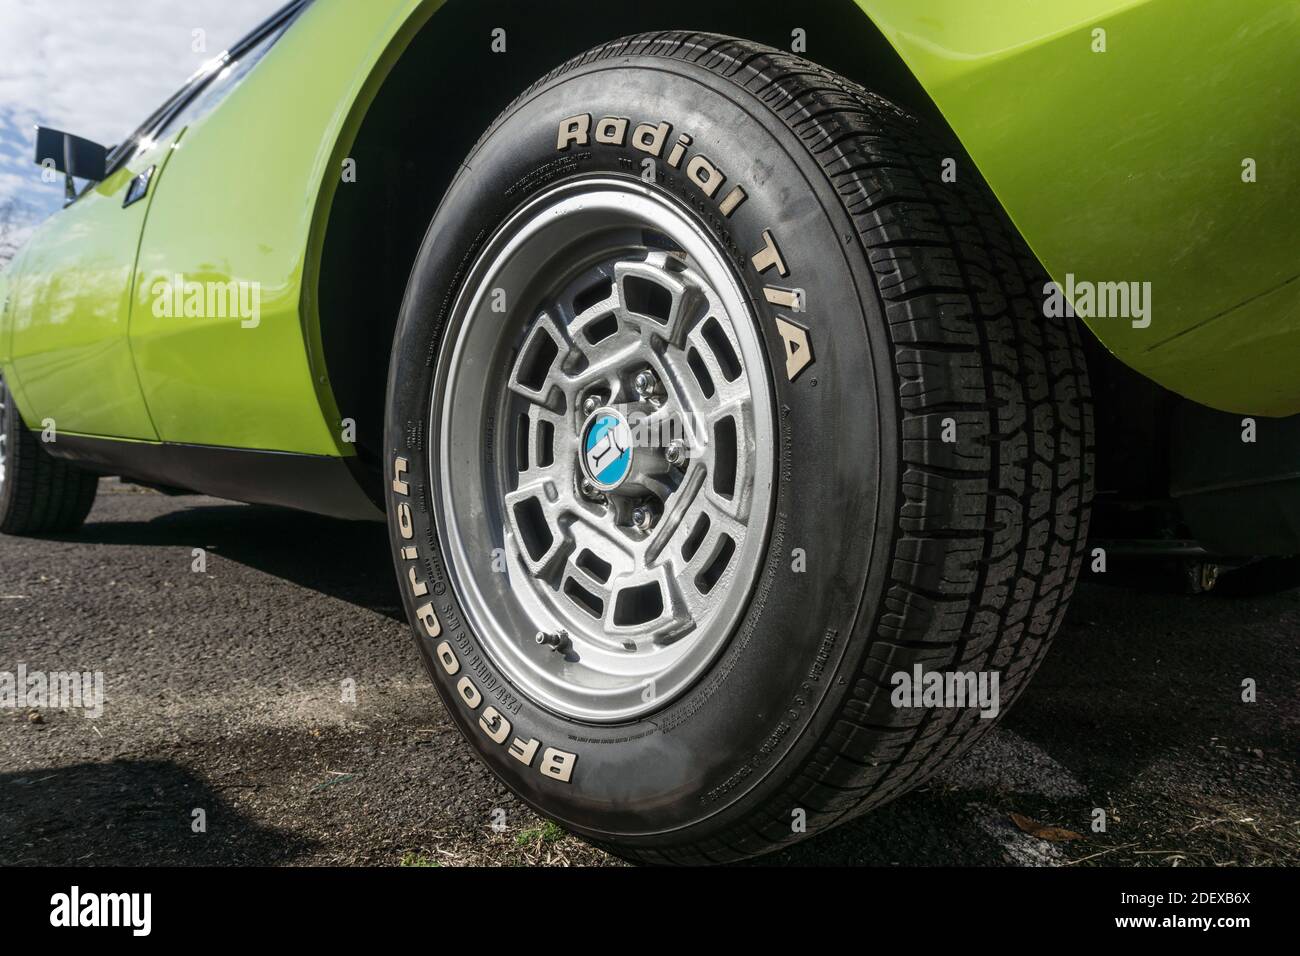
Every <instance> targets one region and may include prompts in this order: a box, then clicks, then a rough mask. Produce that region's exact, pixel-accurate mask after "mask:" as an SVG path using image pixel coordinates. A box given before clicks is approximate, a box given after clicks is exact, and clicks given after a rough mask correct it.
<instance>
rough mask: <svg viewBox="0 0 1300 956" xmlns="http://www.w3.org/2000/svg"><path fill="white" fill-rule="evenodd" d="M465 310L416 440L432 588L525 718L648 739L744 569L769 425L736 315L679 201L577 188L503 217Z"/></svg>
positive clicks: (712, 250)
mask: <svg viewBox="0 0 1300 956" xmlns="http://www.w3.org/2000/svg"><path fill="white" fill-rule="evenodd" d="M464 290H465V291H464V292H463V293H462V294H461V297H460V299H459V300H458V301H457V303H456V305H455V307H454V309H453V311H452V315H451V318H450V322H449V328H448V331H447V336H448V341H449V343H451V344H450V347H447V348H444V349H443V353H442V357H441V358H440V360H439V363H438V368H437V372H436V378H435V387H434V400H433V403H432V409H431V417H430V427H431V430H432V434H433V435H434V436H436V438H435V439H434V441H433V442H431V443H430V444H431V448H434V447H436V449H437V458H438V460H439V461H440V462H441V467H438V466H437V465H436V464H434V463H433V462H431V463H430V464H431V469H430V473H431V474H432V475H433V480H434V489H433V495H432V501H433V506H434V509H435V517H436V522H437V528H438V534H439V538H440V541H441V545H442V548H443V552H444V554H445V555H446V557H447V569H448V574H449V575H450V577H451V579H452V583H453V585H454V586H455V588H456V593H457V595H458V597H459V598H460V599H461V602H462V605H463V607H464V612H465V614H466V616H467V617H468V619H469V622H470V623H471V624H473V625H474V627H475V630H476V632H477V633H478V634H479V635H480V636H481V638H482V640H483V643H484V645H485V650H486V651H487V653H488V654H489V655H490V656H491V657H492V659H493V662H494V663H495V664H496V665H497V666H498V667H499V668H500V669H501V670H502V671H503V672H504V673H505V675H506V676H507V677H508V678H509V679H510V680H511V681H512V682H513V683H514V684H515V685H516V686H517V687H518V688H520V689H521V690H522V691H523V692H524V693H525V694H526V695H527V696H528V697H530V698H531V699H533V700H534V701H536V702H537V703H539V704H541V705H542V706H544V707H546V708H548V709H550V710H552V711H554V712H556V713H558V714H560V715H562V716H565V717H569V718H571V719H577V720H584V721H592V722H610V721H622V720H628V719H632V718H635V717H639V716H643V715H644V714H646V713H649V712H650V711H653V710H655V709H657V708H659V707H662V706H665V705H666V704H668V703H669V702H671V701H672V700H673V699H675V698H676V697H678V696H679V695H680V694H681V693H683V692H684V691H685V690H686V689H687V688H688V687H689V686H690V685H691V684H692V683H693V682H694V681H695V680H696V679H697V678H698V677H699V676H700V674H701V673H702V672H703V671H704V670H705V669H706V668H707V667H708V665H709V664H710V662H711V661H713V660H714V659H715V657H716V656H717V654H718V653H719V652H720V651H721V650H722V648H723V647H724V646H725V645H726V643H727V641H728V639H729V637H730V635H731V634H732V633H733V631H734V630H735V628H736V626H737V624H738V623H739V621H740V618H741V616H742V614H743V611H744V609H745V607H746V605H747V603H748V596H749V593H750V590H751V588H752V586H753V584H754V580H755V578H756V576H757V573H758V570H759V568H760V567H761V565H762V562H763V556H764V553H765V550H766V538H767V529H768V522H769V517H770V512H771V507H772V478H773V471H774V444H775V437H774V436H775V425H774V419H773V411H772V407H773V401H772V386H771V381H770V379H769V374H768V371H767V364H766V361H765V359H764V353H763V348H762V342H761V340H760V338H759V334H758V330H757V326H756V324H755V321H754V317H753V313H752V311H751V310H750V308H749V306H748V300H747V298H746V296H745V295H744V293H743V291H742V289H741V287H740V285H739V284H738V283H737V281H736V278H735V276H734V274H733V273H732V271H731V269H730V268H729V266H728V265H727V261H726V259H725V258H724V257H723V254H722V252H721V250H720V249H719V248H717V246H716V245H715V243H714V242H713V241H712V240H711V239H710V238H709V237H708V235H707V234H706V233H704V232H703V230H701V229H700V228H699V227H698V226H697V225H696V224H695V223H694V222H693V221H692V220H691V219H690V218H689V217H688V216H687V215H686V214H685V213H684V212H683V211H682V210H681V209H680V208H679V207H678V206H677V205H676V204H675V202H674V201H672V200H670V199H668V198H667V197H664V196H661V195H659V194H658V193H657V192H655V191H654V190H651V189H649V188H648V187H646V186H644V185H643V184H641V183H639V182H637V181H633V180H623V179H617V178H594V177H593V178H587V179H582V180H576V181H571V182H569V183H566V184H564V185H561V186H558V187H556V188H554V189H551V190H549V191H548V192H546V193H545V194H543V195H541V196H539V197H537V198H536V199H534V200H533V201H531V202H530V203H529V204H528V205H527V206H526V207H524V208H523V209H521V210H520V211H519V212H517V213H516V214H515V215H513V216H512V217H511V218H510V220H509V221H508V222H506V224H505V225H504V226H502V228H501V229H500V230H498V232H497V233H496V235H495V236H494V237H493V238H492V239H491V240H490V241H489V242H488V244H487V245H486V247H485V248H484V250H483V252H482V253H481V254H480V256H479V258H478V260H477V262H476V263H475V265H474V267H473V268H472V269H471V271H470V273H469V275H468V278H467V281H466V283H465V285H464ZM647 372H648V373H649V377H647V375H646V373H647ZM611 439H612V440H611Z"/></svg>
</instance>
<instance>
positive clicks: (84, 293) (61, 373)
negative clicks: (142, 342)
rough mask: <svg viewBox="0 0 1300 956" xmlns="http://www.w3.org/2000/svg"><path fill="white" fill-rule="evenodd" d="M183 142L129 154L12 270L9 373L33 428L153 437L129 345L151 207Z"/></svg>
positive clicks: (34, 242) (169, 141) (40, 232)
mask: <svg viewBox="0 0 1300 956" xmlns="http://www.w3.org/2000/svg"><path fill="white" fill-rule="evenodd" d="M174 140H175V138H174V137H172V138H168V139H166V140H165V141H163V142H161V143H156V144H152V145H151V146H149V147H148V148H146V149H144V150H143V151H140V152H138V153H137V154H136V155H134V156H132V157H130V158H129V159H128V160H127V161H126V162H125V163H124V164H123V165H122V166H121V167H120V168H119V169H117V171H115V172H114V173H112V174H111V175H109V177H108V178H107V179H105V180H104V181H103V182H101V183H95V184H94V185H92V186H90V187H89V188H88V189H86V190H85V191H84V192H83V193H82V194H81V195H80V197H79V198H78V199H77V201H76V202H74V203H73V204H72V205H70V206H69V207H68V208H66V209H64V210H62V211H61V212H60V213H59V214H58V215H56V216H55V217H53V218H52V219H51V220H50V221H49V223H47V225H46V226H45V227H42V228H41V229H39V230H38V231H37V233H36V235H35V236H34V237H33V238H32V240H31V241H30V242H29V243H28V244H27V246H26V247H25V249H24V252H23V257H22V262H21V263H20V269H19V270H18V271H16V272H15V273H14V277H13V286H14V288H13V289H12V290H11V296H12V301H11V302H10V303H9V306H8V314H9V315H10V316H11V317H12V333H11V336H12V341H11V347H10V352H11V355H10V360H9V361H10V368H9V370H8V376H9V378H10V379H12V380H16V381H17V382H18V383H20V386H21V393H20V394H21V397H22V400H23V402H24V414H25V415H31V416H32V417H33V418H35V421H32V420H30V419H28V424H29V425H32V426H36V425H39V424H40V423H41V422H43V421H45V420H53V422H54V423H55V427H56V430H57V431H66V432H77V433H83V434H92V435H107V436H112V437H116V438H138V439H155V438H157V433H156V431H155V430H154V426H153V422H152V420H151V419H150V417H149V412H148V409H147V407H146V406H145V402H144V398H143V395H142V393H141V390H140V383H139V380H138V377H137V376H136V370H135V364H134V361H133V358H132V355H131V343H130V339H129V335H128V332H129V319H130V304H131V289H132V277H133V273H134V269H135V264H136V253H137V250H138V245H139V239H140V234H141V231H142V229H143V228H144V223H145V219H146V215H147V213H148V209H149V205H150V203H151V202H152V198H153V196H154V194H155V193H156V191H157V187H158V184H159V183H160V181H161V179H162V176H163V173H164V172H165V170H166V165H167V161H168V159H169V157H170V156H171V153H172V149H171V147H172V145H173V144H174ZM150 168H153V169H154V172H153V175H152V177H151V180H150V185H149V190H148V192H147V193H146V194H145V197H144V198H143V199H141V200H138V201H136V202H133V203H132V204H131V205H129V206H125V207H124V206H123V201H124V199H125V198H126V193H127V190H128V188H129V187H130V185H131V182H132V180H133V179H135V177H136V175H137V174H140V173H143V172H145V171H147V170H149V169H150Z"/></svg>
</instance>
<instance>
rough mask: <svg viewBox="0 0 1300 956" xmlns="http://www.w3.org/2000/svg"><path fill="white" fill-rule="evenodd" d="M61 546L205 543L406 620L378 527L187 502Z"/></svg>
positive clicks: (95, 529)
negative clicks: (169, 509)
mask: <svg viewBox="0 0 1300 956" xmlns="http://www.w3.org/2000/svg"><path fill="white" fill-rule="evenodd" d="M175 500H176V501H177V503H178V504H182V503H186V502H188V501H192V500H194V499H187V498H184V497H182V498H177V499H175ZM199 500H211V499H199ZM60 540H66V541H70V542H74V543H77V544H107V545H119V546H123V547H143V548H151V547H185V548H190V547H194V546H195V543H196V542H203V544H202V545H201V546H202V547H205V548H206V549H207V550H209V551H211V552H213V553H214V554H216V555H218V556H220V557H224V558H227V559H229V560H231V561H236V562H238V563H240V564H243V565H246V566H247V567H250V568H254V569H256V570H258V571H262V572H264V573H266V574H271V575H274V576H276V577H278V578H281V579H283V580H286V581H291V582H293V583H294V584H296V585H299V586H300V587H304V588H308V589H310V590H313V591H317V592H319V593H321V594H327V595H329V596H331V597H335V598H339V599H341V600H344V601H347V602H349V603H351V604H356V605H357V606H359V607H364V608H367V609H369V610H372V611H378V612H380V613H382V614H385V615H387V616H388V617H391V618H393V619H394V620H399V621H405V616H404V614H403V611H402V608H401V603H402V602H401V593H400V591H399V590H398V587H397V579H396V576H395V574H394V571H393V559H392V555H391V554H389V551H388V530H387V528H386V527H385V526H384V525H383V524H381V523H379V522H368V521H341V520H336V519H333V518H324V517H320V516H318V515H311V514H306V513H304V512H298V511H289V510H287V509H283V508H268V507H261V506H258V505H242V504H216V505H191V504H186V506H185V507H178V508H177V509H176V510H174V511H169V512H166V513H165V514H161V515H159V516H158V517H156V518H153V519H151V520H149V521H91V522H90V523H88V524H87V525H86V526H85V527H84V528H83V529H82V530H80V531H78V532H77V533H76V534H75V535H72V536H66V537H62V538H61V539H60Z"/></svg>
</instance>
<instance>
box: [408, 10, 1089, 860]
mask: <svg viewBox="0 0 1300 956" xmlns="http://www.w3.org/2000/svg"><path fill="white" fill-rule="evenodd" d="M958 155H959V153H958V152H957V151H956V149H955V147H954V146H953V145H952V144H951V143H950V142H949V141H948V139H947V138H946V137H945V136H944V135H941V134H940V133H937V132H935V131H932V130H930V129H928V128H927V127H926V126H924V125H923V124H922V122H920V121H919V120H918V119H917V118H915V117H914V116H912V115H909V114H908V113H907V112H905V111H903V110H902V109H900V108H899V107H897V106H895V105H893V104H892V103H890V102H887V101H886V100H884V99H881V98H880V97H878V96H876V95H874V94H872V93H869V92H867V91H866V90H864V89H862V88H861V87H859V86H857V85H855V84H853V83H851V82H849V81H847V80H845V79H844V78H842V77H839V76H837V75H835V74H832V73H830V72H828V71H826V70H824V69H822V68H820V67H817V66H815V65H814V64H811V63H809V62H807V61H805V60H803V59H801V58H799V57H796V56H793V55H790V54H786V53H782V52H779V51H776V50H772V49H769V48H766V47H762V46H759V45H757V44H754V43H750V42H746V41H742V40H736V39H731V38H727V37H721V36H713V35H705V34H698V33H661V34H654V35H645V36H640V37H633V38H630V39H625V40H620V41H617V42H614V43H610V44H608V45H606V46H603V47H600V48H597V49H595V50H592V51H590V52H588V53H586V54H584V55H582V56H580V57H577V58H575V59H574V60H571V61H570V62H568V63H566V64H565V65H564V66H562V67H560V68H558V69H557V70H555V71H554V72H552V73H551V74H550V75H548V76H547V77H545V78H543V79H542V80H541V81H539V82H538V83H537V84H535V85H534V86H533V87H532V88H530V89H529V90H528V91H527V92H525V93H524V94H523V95H522V96H521V97H520V98H519V99H518V100H517V101H516V102H515V103H514V104H513V105H512V106H511V107H510V108H509V109H507V110H506V111H505V113H504V114H502V116H501V117H500V118H498V120H497V121H496V122H495V123H494V124H493V126H492V127H491V128H490V129H489V130H488V131H487V132H486V134H485V135H484V136H483V138H482V139H481V140H480V142H479V143H478V145H477V146H476V147H475V149H474V150H473V152H472V153H471V154H470V156H469V157H468V158H467V159H466V160H465V162H464V164H463V165H462V168H461V172H460V173H459V175H458V177H457V179H456V180H455V182H454V183H453V184H452V186H451V188H450V190H449V192H448V194H447V196H446V198H445V199H444V200H443V203H442V205H441V207H440V208H439V210H438V212H437V214H436V215H435V216H434V219H433V222H432V224H431V226H430V228H429V232H428V234H427V236H426V238H425V242H424V245H423V247H422V249H421V252H420V255H419V257H418V259H417V262H416V264H415V267H414V269H413V272H412V275H411V279H410V283H409V285H408V289H407V295H406V299H405V303H404V306H403V311H402V316H401V319H400V322H399V325H398V331H397V338H396V342H395V345H394V353H393V359H392V365H391V368H390V374H389V392H388V422H387V435H386V443H387V448H388V454H387V462H386V465H387V486H388V492H387V493H388V495H389V507H388V514H389V526H390V532H391V537H392V541H393V546H394V553H395V559H396V566H397V570H398V574H399V577H400V579H401V581H402V587H403V597H404V600H405V602H406V606H407V609H408V612H409V614H410V617H411V621H412V625H413V627H414V629H415V633H416V637H417V642H418V644H419V647H420V649H421V651H422V653H423V655H424V658H425V661H426V663H427V665H428V667H429V670H430V672H431V674H432V677H433V680H434V683H435V684H436V686H437V687H438V690H439V692H440V693H441V694H442V696H443V698H444V700H445V702H446V704H447V706H448V709H449V712H450V713H451V715H452V717H453V719H454V720H455V722H456V723H457V724H458V725H459V726H460V728H461V730H462V731H463V732H464V734H465V735H466V737H467V738H468V739H469V740H470V741H471V743H472V744H473V746H474V747H475V749H476V750H477V751H478V753H479V754H480V755H481V756H482V758H483V759H484V761H485V762H486V763H487V764H488V766H489V767H491V768H492V769H493V770H494V771H495V772H496V773H497V774H499V775H500V776H501V778H502V779H503V780H505V781H506V782H507V783H508V784H509V785H510V786H511V788H512V789H513V790H514V791H515V792H516V793H517V794H519V796H520V797H522V798H523V799H524V800H525V801H527V802H528V803H529V804H531V805H532V806H533V807H535V808H536V809H538V810H539V811H540V812H542V813H544V814H546V815H548V816H550V817H552V818H554V819H556V820H557V821H559V822H561V823H562V824H563V825H564V826H566V827H567V828H569V829H571V830H572V831H574V832H576V833H579V834H581V835H584V836H586V837H588V838H590V839H592V840H595V841H597V842H599V843H601V844H603V845H606V846H609V847H611V848H613V849H615V850H616V851H617V852H619V853H621V854H623V855H625V856H629V857H633V858H638V859H643V860H650V861H675V862H707V861H724V860H732V859H737V858H740V857H744V856H750V855H754V854H757V853H762V852H766V851H769V850H772V849H775V848H777V847H779V846H782V845H784V844H786V843H788V842H790V841H792V840H794V839H797V838H798V837H800V836H801V835H803V834H805V833H815V832H817V831H818V830H821V829H824V828H826V827H828V826H831V825H834V824H835V823H838V822H840V821H843V820H845V819H847V818H849V817H851V816H852V815H854V814H855V813H858V812H861V811H863V810H865V809H868V808H870V807H873V806H876V805H878V804H880V803H883V802H884V801H886V800H889V799H891V798H893V797H895V796H897V795H899V794H900V793H902V792H904V791H906V790H908V789H910V788H912V787H914V786H916V785H917V784H919V783H921V782H922V781H924V780H925V779H927V778H928V777H929V776H930V775H931V774H933V773H934V772H935V770H937V769H938V768H939V767H940V766H942V765H943V764H944V763H945V762H947V761H949V760H951V759H952V758H954V757H955V756H957V755H958V754H960V753H961V752H962V751H963V750H964V749H965V748H967V747H969V746H970V745H971V744H972V743H973V742H974V741H975V740H976V739H978V737H979V736H980V735H981V733H982V732H984V731H986V730H987V729H988V728H989V727H990V726H991V725H992V723H993V721H992V720H991V719H986V718H987V717H988V716H989V715H990V713H991V712H992V711H1000V712H1005V710H1006V708H1007V707H1008V706H1009V705H1010V704H1011V703H1012V701H1013V700H1014V699H1015V698H1016V696H1017V695H1018V694H1019V693H1020V691H1021V689H1022V688H1023V687H1024V685H1025V682H1026V681H1027V680H1028V678H1029V676H1030V675H1031V674H1032V672H1033V670H1034V668H1035V667H1036V666H1037V665H1038V663H1039V662H1040V661H1041V660H1042V657H1043V654H1044V653H1045V651H1046V649H1047V646H1048V642H1049V641H1050V639H1051V637H1052V635H1053V634H1054V632H1055V631H1056V629H1057V627H1058V626H1059V624H1060V621H1061V618H1062V616H1063V615H1064V613H1065V608H1066V603H1067V601H1068V599H1069V596H1070V594H1071V591H1072V589H1073V587H1074V582H1075V579H1076V576H1077V574H1078V572H1079V568H1080V564H1081V560H1082V551H1083V546H1084V543H1085V540H1086V536H1087V516H1088V506H1089V501H1090V498H1091V485H1090V480H1091V479H1090V474H1091V459H1090V455H1091V429H1092V423H1091V411H1090V407H1089V393H1088V382H1087V375H1086V371H1085V368H1084V362H1083V358H1082V354H1081V351H1080V346H1079V341H1078V336H1077V331H1076V329H1075V328H1074V327H1073V326H1072V325H1071V324H1070V323H1069V322H1067V321H1066V320H1063V319H1057V318H1049V317H1046V316H1045V315H1044V310H1043V308H1042V300H1043V295H1044V288H1043V286H1044V283H1045V278H1044V277H1043V276H1042V274H1041V271H1040V269H1039V267H1038V265H1037V264H1036V262H1035V261H1034V259H1033V257H1032V256H1031V255H1030V254H1029V252H1028V251H1027V250H1026V248H1025V247H1024V245H1023V243H1022V242H1021V241H1020V239H1019V238H1018V236H1017V235H1016V233H1015V231H1014V229H1013V228H1012V227H1011V225H1010V224H1009V223H1008V221H1007V219H1006V217H1005V215H1004V214H1003V213H1002V212H1001V211H1000V209H999V208H998V206H997V204H996V203H995V201H994V200H993V199H992V198H991V196H990V195H989V193H988V191H987V189H986V187H984V186H983V185H982V184H981V183H980V182H979V180H978V177H977V174H976V173H975V172H974V170H973V169H971V168H970V166H969V165H968V164H960V163H959V164H957V166H956V168H957V176H956V181H955V182H951V181H947V180H949V179H951V176H945V175H944V172H945V169H951V168H952V164H951V163H949V162H948V161H949V160H951V159H952V158H953V157H955V156H958ZM945 674H952V675H954V676H955V675H958V674H961V675H971V676H972V677H973V678H974V683H971V684H969V685H968V686H970V687H972V688H973V687H975V686H977V684H978V686H981V687H985V688H988V687H993V688H995V690H996V691H997V696H996V700H995V701H988V700H986V701H984V703H983V704H981V703H980V702H977V701H975V700H966V701H964V702H954V701H951V700H948V699H944V700H941V701H940V704H941V705H940V706H933V703H934V702H933V701H932V700H930V698H929V696H925V697H924V699H922V695H921V694H920V690H921V688H920V687H918V696H917V698H916V699H913V698H912V697H911V696H906V697H905V698H904V696H903V695H901V691H900V689H901V688H902V687H903V683H904V681H903V678H900V677H899V675H906V679H907V680H908V681H910V680H912V679H914V678H916V677H917V676H918V675H919V676H920V678H921V683H922V684H923V685H924V684H927V683H928V682H930V681H931V680H932V677H927V676H926V675H933V676H937V677H940V678H941V677H942V676H943V675H945ZM994 674H996V675H997V683H996V684H994V683H993V682H992V681H991V680H989V678H990V677H991V676H992V675H994ZM981 675H982V676H981ZM957 683H960V681H957V680H949V681H948V685H949V686H950V687H955V686H956V685H957ZM949 704H954V705H952V706H949ZM989 704H991V705H992V706H989Z"/></svg>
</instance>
